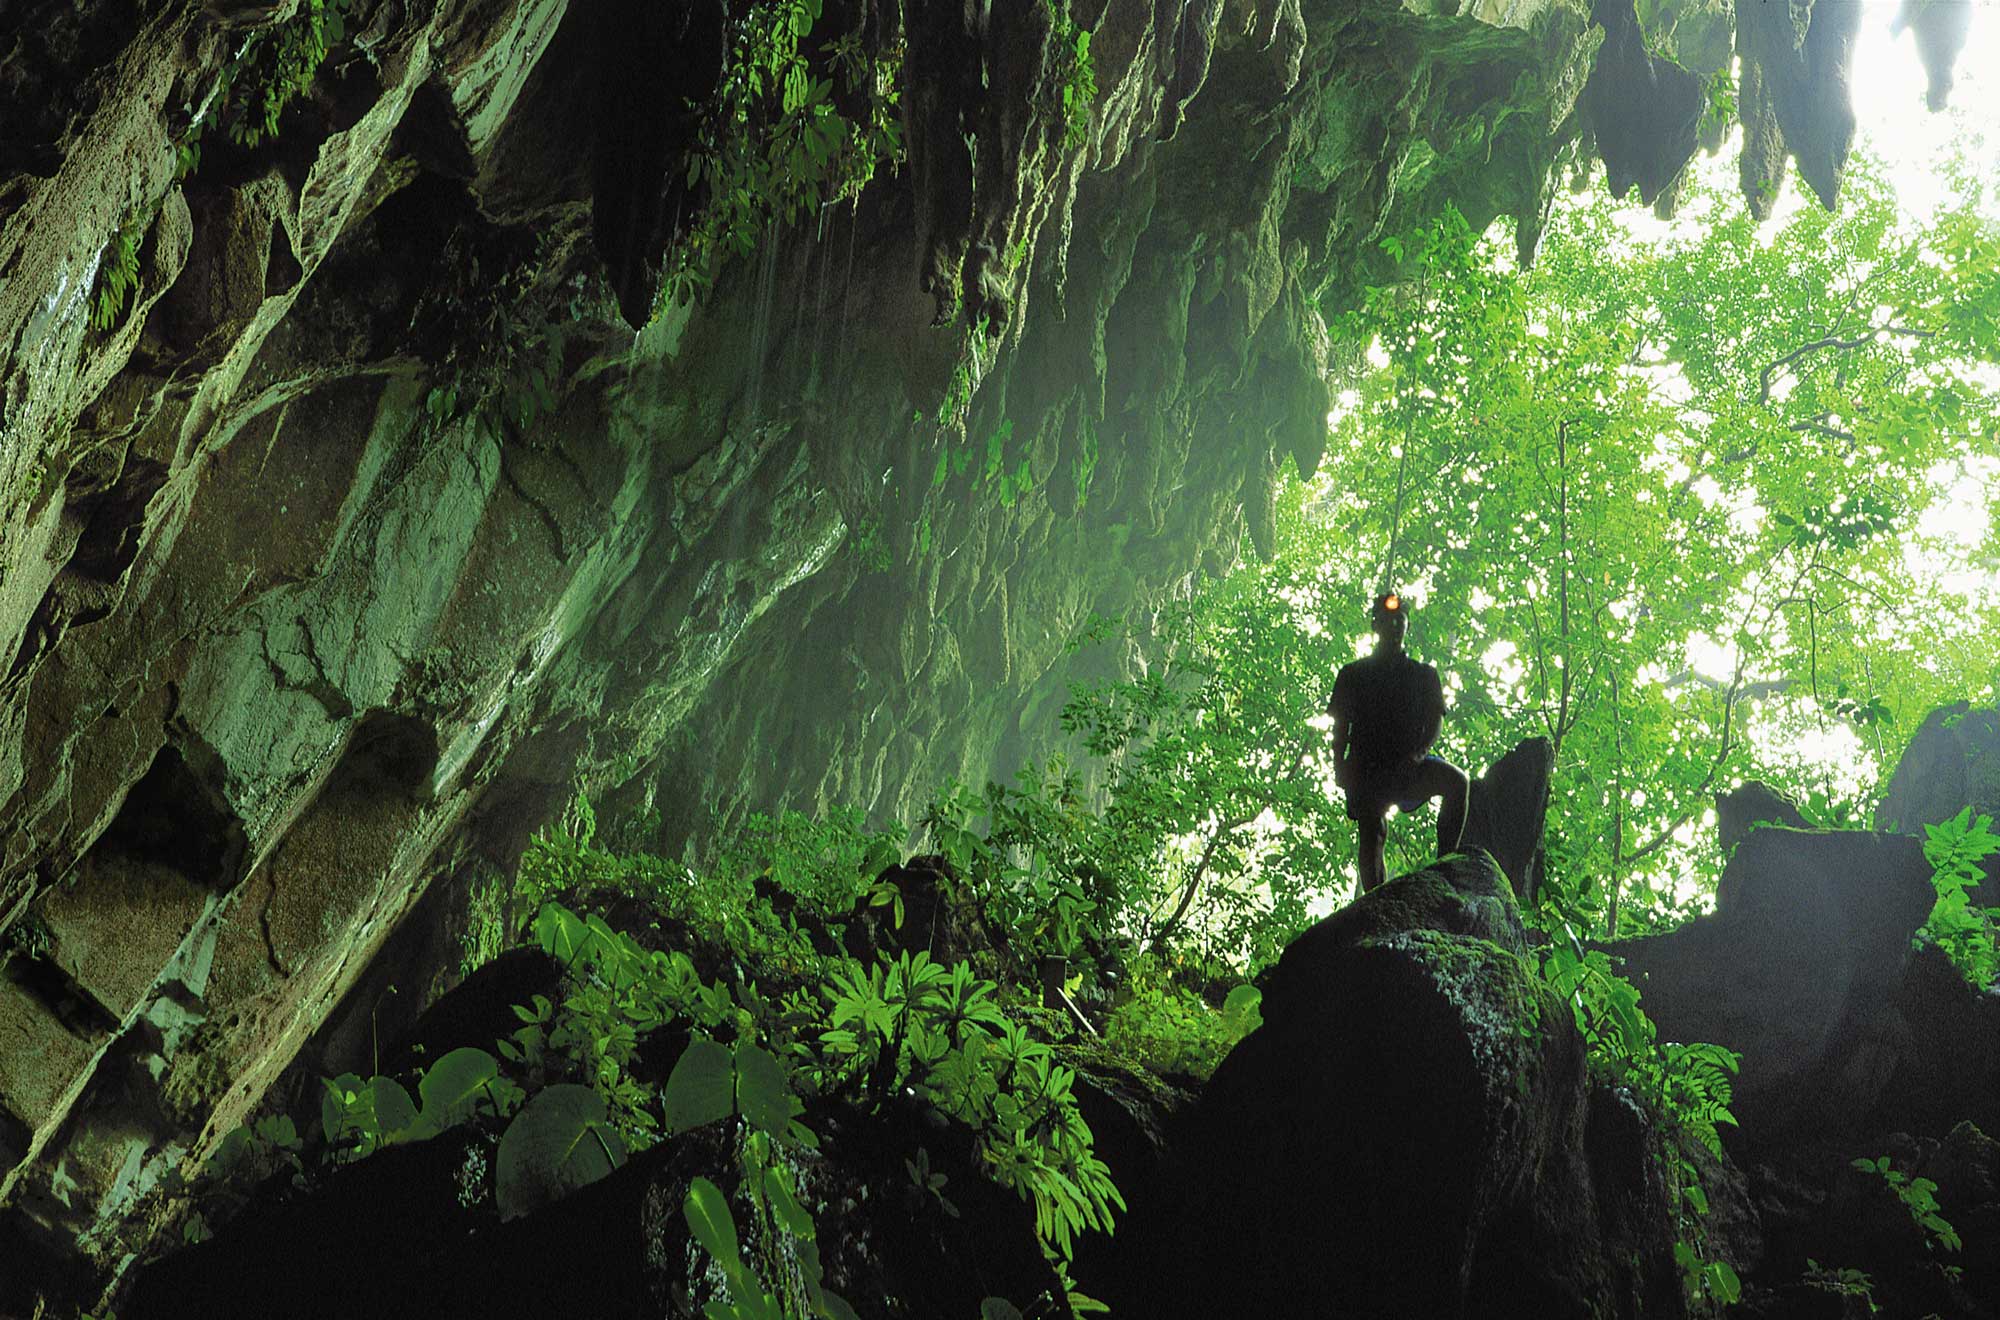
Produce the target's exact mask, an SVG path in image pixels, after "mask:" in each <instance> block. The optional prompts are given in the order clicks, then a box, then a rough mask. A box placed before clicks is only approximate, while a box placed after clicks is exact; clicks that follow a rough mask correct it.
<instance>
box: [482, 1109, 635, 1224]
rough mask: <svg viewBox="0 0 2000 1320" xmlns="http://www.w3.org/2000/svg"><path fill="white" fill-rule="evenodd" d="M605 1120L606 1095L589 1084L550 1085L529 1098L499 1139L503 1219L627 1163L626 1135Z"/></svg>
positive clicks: (517, 1215)
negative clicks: (588, 1085) (622, 1135)
mask: <svg viewBox="0 0 2000 1320" xmlns="http://www.w3.org/2000/svg"><path fill="white" fill-rule="evenodd" d="M606 1120H607V1113H606V1110H605V1108H604V1101H603V1099H602V1098H601V1097H599V1096H598V1094H597V1092H595V1091H593V1090H591V1089H590V1088H589V1087H587V1086H575V1085H571V1084H568V1083H564V1084H561V1085H557V1086H551V1087H549V1088H547V1089H546V1090H544V1091H542V1092H541V1093H540V1094H539V1095H537V1096H536V1097H535V1098H534V1099H532V1100H530V1101H529V1102H528V1103H527V1104H526V1105H525V1106H524V1107H523V1108H522V1110H521V1112H520V1113H519V1114H518V1115H516V1116H515V1119H514V1121H513V1122H512V1123H510V1124H508V1125H507V1133H506V1135H505V1136H503V1137H501V1138H500V1158H499V1164H498V1167H497V1169H496V1170H495V1181H494V1194H495V1196H496V1198H497V1199H498V1201H499V1204H500V1218H502V1219H503V1220H504V1219H518V1218H520V1217H521V1216H522V1215H525V1214H529V1213H531V1212H532V1211H535V1210H539V1209H541V1208H542V1207H543V1206H545V1205H548V1204H550V1203H552V1202H554V1201H559V1200H561V1199H562V1198H563V1197H565V1196H567V1195H569V1194H570V1193H571V1192H573V1191H575V1190H576V1189H577V1188H579V1187H587V1186H589V1185H590V1184H591V1183H594V1182H596V1181H597V1180H598V1179H599V1178H602V1177H604V1176H605V1175H607V1174H609V1173H610V1172H611V1171H612V1170H613V1169H616V1168H617V1167H618V1166H619V1165H621V1164H623V1163H624V1162H625V1139H624V1138H623V1137H621V1136H619V1135H618V1133H617V1131H616V1130H615V1129H614V1128H612V1126H611V1124H610V1123H609V1122H608V1121H606Z"/></svg>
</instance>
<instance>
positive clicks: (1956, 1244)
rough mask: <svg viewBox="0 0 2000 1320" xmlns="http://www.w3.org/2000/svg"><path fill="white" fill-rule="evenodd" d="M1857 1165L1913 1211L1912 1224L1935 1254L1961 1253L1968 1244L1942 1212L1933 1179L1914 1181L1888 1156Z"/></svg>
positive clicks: (1860, 1161) (1909, 1210) (1856, 1164)
mask: <svg viewBox="0 0 2000 1320" xmlns="http://www.w3.org/2000/svg"><path fill="white" fill-rule="evenodd" d="M1852 1164H1853V1166H1854V1167H1855V1168H1856V1169H1858V1170H1860V1171H1861V1172H1862V1173H1872V1174H1874V1175H1876V1176H1877V1177H1879V1178H1881V1179H1882V1182H1883V1184H1884V1185H1885V1186H1887V1187H1888V1189H1889V1190H1890V1192H1892V1193H1893V1194H1894V1195H1895V1197H1896V1199H1897V1200H1898V1201H1901V1202H1902V1203H1903V1208H1904V1209H1905V1210H1907V1211H1908V1212H1909V1215H1910V1222H1911V1223H1913V1224H1915V1225H1916V1226H1917V1227H1918V1228H1919V1229H1921V1230H1922V1231H1923V1235H1924V1246H1926V1247H1927V1248H1929V1249H1931V1250H1933V1251H1935V1250H1937V1249H1939V1248H1943V1249H1944V1250H1946V1251H1957V1250H1958V1249H1959V1248H1960V1247H1962V1246H1964V1245H1965V1244H1964V1243H1963V1242H1962V1241H1960V1240H1959V1236H1958V1230H1957V1229H1955V1228H1953V1227H1952V1226H1951V1222H1950V1221H1949V1220H1947V1219H1946V1218H1945V1217H1944V1216H1943V1215H1941V1214H1939V1213H1938V1202H1937V1184H1936V1183H1934V1182H1932V1181H1931V1180H1930V1179H1929V1178H1912V1177H1911V1176H1910V1175H1909V1174H1907V1173H1904V1172H1903V1171H1902V1170H1901V1169H1898V1168H1895V1167H1894V1166H1892V1165H1891V1164H1890V1163H1889V1157H1888V1156H1887V1155H1880V1156H1877V1157H1876V1158H1874V1159H1872V1160H1871V1159H1865V1158H1864V1159H1857V1160H1854V1161H1852Z"/></svg>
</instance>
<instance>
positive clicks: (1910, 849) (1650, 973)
mask: <svg viewBox="0 0 2000 1320" xmlns="http://www.w3.org/2000/svg"><path fill="white" fill-rule="evenodd" d="M1930 874H1931V870H1930V867H1929V865H1928V864H1927V863H1926V862H1925V861H1924V856H1923V849H1922V848H1921V847H1920V846H1919V845H1918V843H1917V841H1916V840H1915V839H1911V838H1906V837H1903V836H1900V835H1894V834H1877V833H1869V832H1866V831H1859V830H1848V831H1833V830H1827V831H1811V830H1793V829H1785V828H1782V827H1766V828H1763V829H1759V830H1754V831H1752V832H1751V834H1750V835H1749V837H1748V838H1746V839H1745V840H1744V841H1743V842H1742V843H1741V844H1740V845H1738V847H1737V849H1736V852H1735V853H1734V855H1732V856H1731V858H1730V860H1729V863H1728V865H1727V866H1726V867H1725V868H1724V869H1723V873H1722V879H1721V881H1720V882H1719V883H1718V884H1717V886H1716V910H1715V912H1714V913H1713V914H1712V915H1710V916H1706V917H1697V918H1696V919H1694V920H1693V921H1690V922H1688V923H1686V924H1685V925H1683V926H1681V927H1679V928H1678V929H1676V930H1673V931H1669V932H1668V933H1666V934H1664V935H1651V936H1646V937H1643V938H1639V939H1631V940H1620V941H1615V942H1612V943H1610V944H1608V945H1606V946H1604V947H1606V948H1607V949H1608V950H1609V951H1610V952H1611V953H1612V954H1613V955H1615V956H1616V957H1619V958H1622V959H1623V960H1624V962H1625V968H1624V970H1625V973H1626V975H1627V976H1629V977H1630V978H1631V979H1632V980H1633V981H1634V982H1635V983H1636V984H1637V985H1638V986H1639V988H1640V992H1641V994H1642V996H1643V998H1642V1005H1641V1006H1642V1007H1643V1008H1645V1010H1646V1011H1647V1012H1648V1013H1649V1014H1651V1015H1652V1018H1653V1021H1654V1022H1655V1023H1656V1024H1657V1025H1658V1027H1659V1031H1660V1038H1661V1039H1662V1040H1675V1041H1713V1042H1715V1043H1717V1044H1720V1045H1725V1046H1727V1047H1729V1048H1730V1049H1732V1050H1738V1051H1741V1052H1742V1054H1743V1070H1742V1072H1741V1074H1740V1075H1739V1077H1738V1079H1737V1088H1736V1103H1735V1105H1734V1109H1735V1112H1736V1115H1737V1117H1738V1118H1739V1119H1740V1120H1741V1121H1742V1124H1743V1129H1744V1132H1745V1134H1746V1135H1749V1136H1751V1137H1752V1138H1753V1139H1755V1138H1757V1137H1763V1136H1776V1135H1778V1134H1779V1133H1781V1132H1783V1131H1785V1130H1789V1129H1790V1128H1792V1127H1793V1126H1795V1125H1798V1124H1808V1125H1816V1126H1817V1125H1835V1126H1851V1125H1852V1124H1853V1123H1854V1122H1856V1121H1857V1120H1858V1119H1859V1118H1860V1117H1861V1116H1862V1115H1864V1114H1866V1113H1867V1111H1868V1110H1869V1108H1870V1107H1871V1106H1872V1105H1873V1104H1874V1103H1875V1101H1876V1099H1877V1098H1878V1097H1879V1096H1880V1095H1881V1094H1882V1092H1883V1090H1884V1088H1885V1086H1886V1085H1887V1083H1888V1080H1889V1077H1890V1075H1891V1074H1892V1073H1893V1071H1894V1069H1895V1067H1896V1064H1897V1060H1898V1057H1899V1049H1898V1044H1897V1041H1898V1037H1899V1026H1900V1023H1899V1019H1898V1016H1897V1015H1896V1013H1895V1011H1894V1009H1893V1007H1892V1005H1891V1001H1892V999H1893V997H1894V995H1895V993H1896V990H1897V987H1898V986H1899V985H1900V984H1901V982H1902V979H1903V973H1904V968H1905V965H1906V963H1907V962H1908V960H1909V957H1910V940H1911V937H1912V936H1913V935H1914V934H1915V932H1916V930H1917V928H1918V927H1919V926H1921V925H1922V924H1923V922H1924V920H1925V919H1926V918H1927V917H1928V916H1929V915H1930V910H1931V907H1932V904H1933V903H1934V902H1935V900H1936V897H1937V896H1936V893H1935V891H1933V890H1932V888H1931V884H1930Z"/></svg>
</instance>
